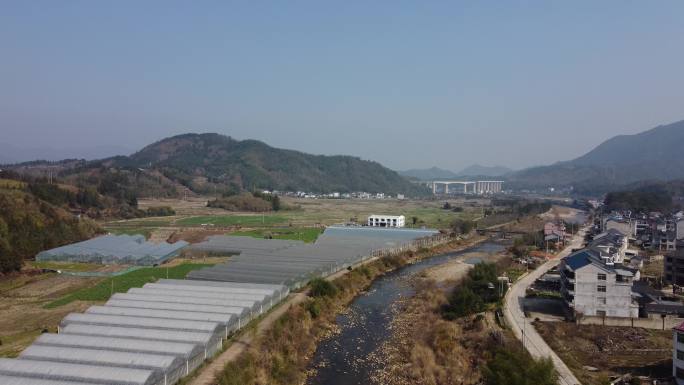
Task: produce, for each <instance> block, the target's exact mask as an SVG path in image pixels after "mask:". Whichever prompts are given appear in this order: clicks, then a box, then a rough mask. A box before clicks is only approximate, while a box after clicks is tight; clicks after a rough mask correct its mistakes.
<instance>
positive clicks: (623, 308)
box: [559, 249, 639, 318]
mask: <svg viewBox="0 0 684 385" xmlns="http://www.w3.org/2000/svg"><path fill="white" fill-rule="evenodd" d="M559 271H560V275H561V293H562V295H563V298H564V300H565V303H566V305H567V306H569V307H570V308H571V310H573V311H574V313H575V314H576V315H585V316H599V317H631V318H637V317H639V305H638V304H637V303H636V302H635V301H633V300H632V284H633V282H634V281H635V280H639V271H638V270H634V269H630V268H628V267H625V266H624V265H622V264H621V263H616V262H615V260H614V259H613V257H612V256H611V255H610V254H603V253H602V252H601V251H600V250H596V249H582V250H580V251H577V252H575V253H573V254H571V255H570V256H568V257H566V258H564V259H563V260H562V261H561V265H560V269H559Z"/></svg>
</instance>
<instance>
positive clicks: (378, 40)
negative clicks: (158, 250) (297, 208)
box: [0, 0, 684, 169]
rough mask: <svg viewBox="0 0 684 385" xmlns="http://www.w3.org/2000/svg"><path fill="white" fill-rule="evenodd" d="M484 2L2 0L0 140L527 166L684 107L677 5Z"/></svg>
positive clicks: (400, 163) (399, 164)
mask: <svg viewBox="0 0 684 385" xmlns="http://www.w3.org/2000/svg"><path fill="white" fill-rule="evenodd" d="M501 3H504V2H498V1H497V2H495V1H491V2H485V1H462V2H454V1H444V2H417V1H406V2H404V1H387V2H383V1H372V2H370V1H359V2H355V1H340V2H324V1H274V2H266V1H263V2H261V1H259V2H256V1H245V2H228V1H216V2H212V1H198V2H189V1H183V2H175V1H158V2H157V1H109V2H105V1H65V0H60V1H52V0H49V1H31V0H20V1H7V0H5V1H2V11H1V12H0V50H1V51H0V134H1V136H0V143H9V144H12V145H14V146H18V147H60V146H61V147H69V148H83V147H88V146H103V145H104V146H124V147H127V148H130V149H138V148H140V147H141V146H143V145H145V144H148V143H150V142H152V141H154V140H158V139H160V138H163V137H166V136H169V135H172V134H178V133H184V132H220V133H224V134H227V135H231V136H233V137H236V138H238V139H246V138H253V139H260V140H263V141H266V142H267V143H269V144H271V145H274V146H279V147H286V148H293V149H298V150H302V151H307V152H312V153H321V154H352V155H358V156H360V157H362V158H365V159H373V160H377V161H380V162H382V163H383V164H385V165H387V166H389V167H392V168H395V169H404V168H412V167H427V166H432V165H437V166H440V167H444V168H450V169H459V168H461V167H464V166H467V165H469V164H471V163H475V162H478V163H483V164H503V165H509V166H511V167H524V166H530V165H536V164H543V163H549V162H554V161H557V160H566V159H570V158H573V157H575V156H578V155H580V154H581V153H583V152H586V151H587V150H589V149H591V148H592V147H593V146H594V145H595V144H596V143H597V142H598V141H601V140H604V139H607V138H609V137H611V136H613V135H617V134H626V133H636V132H639V131H643V130H645V129H648V128H651V127H654V126H656V125H658V124H664V123H669V122H672V121H677V120H681V119H684V22H683V20H684V2H682V1H658V2H647V1H510V2H505V4H501Z"/></svg>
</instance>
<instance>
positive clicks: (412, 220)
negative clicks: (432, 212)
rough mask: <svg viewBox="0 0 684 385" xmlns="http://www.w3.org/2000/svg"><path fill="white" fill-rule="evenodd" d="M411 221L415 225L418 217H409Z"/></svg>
mask: <svg viewBox="0 0 684 385" xmlns="http://www.w3.org/2000/svg"><path fill="white" fill-rule="evenodd" d="M411 222H412V223H413V225H414V226H415V225H416V223H418V217H411Z"/></svg>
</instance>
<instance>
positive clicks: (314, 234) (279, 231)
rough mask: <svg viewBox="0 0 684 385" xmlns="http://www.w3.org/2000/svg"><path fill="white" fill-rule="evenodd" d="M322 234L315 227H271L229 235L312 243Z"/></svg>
mask: <svg viewBox="0 0 684 385" xmlns="http://www.w3.org/2000/svg"><path fill="white" fill-rule="evenodd" d="M322 233H323V229H322V228H316V227H273V228H267V229H266V228H263V229H256V230H239V231H234V232H232V233H230V235H242V236H248V237H253V238H272V239H289V240H294V241H303V242H306V243H312V242H314V241H315V240H316V239H318V236H319V235H321V234H322Z"/></svg>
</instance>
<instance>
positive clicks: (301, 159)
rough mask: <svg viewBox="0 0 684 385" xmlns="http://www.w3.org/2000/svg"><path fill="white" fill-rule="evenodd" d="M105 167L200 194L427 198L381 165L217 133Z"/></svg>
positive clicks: (160, 145)
mask: <svg viewBox="0 0 684 385" xmlns="http://www.w3.org/2000/svg"><path fill="white" fill-rule="evenodd" d="M100 163H101V164H102V165H104V166H109V167H112V166H113V167H137V168H149V169H154V170H158V171H159V172H161V173H162V174H163V175H164V176H165V177H167V178H169V179H171V180H174V181H178V182H180V183H181V184H183V185H185V186H187V187H189V188H190V189H192V190H193V191H195V192H214V191H217V190H219V191H220V188H223V187H225V186H231V187H232V188H233V189H242V190H252V189H255V188H258V189H269V190H271V189H275V190H281V191H299V190H301V191H312V192H333V191H338V192H351V191H367V192H384V193H391V194H397V193H402V194H410V195H423V194H426V193H427V189H426V188H424V187H422V186H419V185H417V184H414V183H411V182H410V181H409V180H408V179H406V178H404V177H402V176H400V175H399V174H397V173H396V172H394V171H392V170H390V169H388V168H386V167H384V166H382V165H381V164H379V163H377V162H373V161H368V160H362V159H360V158H357V157H352V156H344V155H337V156H326V155H311V154H306V153H303V152H299V151H294V150H285V149H278V148H274V147H271V146H269V145H267V144H266V143H263V142H260V141H257V140H236V139H233V138H231V137H229V136H224V135H220V134H214V133H208V134H183V135H177V136H173V137H170V138H166V139H163V140H160V141H158V142H156V143H153V144H151V145H149V146H147V147H145V148H143V149H142V150H140V151H138V152H136V153H134V154H132V155H131V156H128V157H116V158H111V159H105V160H102V161H100Z"/></svg>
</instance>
